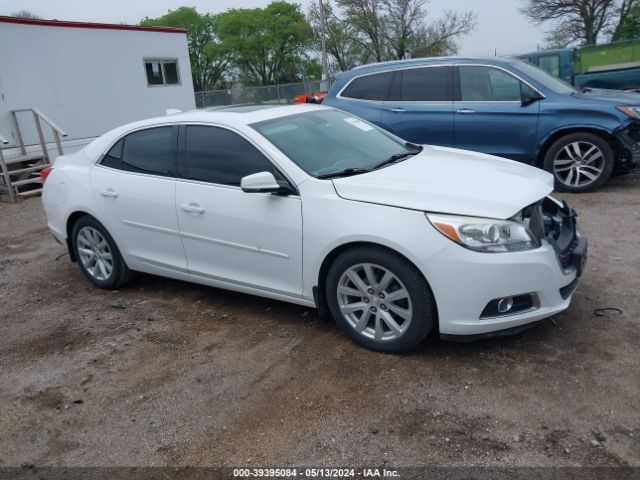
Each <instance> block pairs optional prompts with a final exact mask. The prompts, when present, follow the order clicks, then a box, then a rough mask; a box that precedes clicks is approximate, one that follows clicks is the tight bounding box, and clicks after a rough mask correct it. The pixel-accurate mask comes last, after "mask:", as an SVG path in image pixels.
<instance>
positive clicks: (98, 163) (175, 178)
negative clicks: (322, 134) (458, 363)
mask: <svg viewBox="0 0 640 480" xmlns="http://www.w3.org/2000/svg"><path fill="white" fill-rule="evenodd" d="M179 125H184V126H188V125H199V126H205V127H218V128H224V129H226V130H229V131H230V132H233V133H235V134H237V135H239V136H241V137H242V138H244V139H245V140H246V141H247V142H249V143H250V144H251V145H253V146H254V147H255V148H256V149H257V150H258V151H259V152H260V153H261V154H263V155H264V156H265V158H266V159H267V160H268V161H269V162H270V163H271V165H273V167H274V168H275V169H276V170H278V171H279V172H280V173H281V174H282V176H283V177H284V178H285V179H286V180H287V181H288V182H289V184H290V185H291V187H292V188H293V189H294V190H295V192H296V193H295V194H292V195H289V197H292V198H300V190H299V189H298V186H297V185H296V183H295V182H294V181H293V180H292V179H291V177H290V176H289V175H288V174H287V173H286V172H285V171H284V169H283V168H282V167H280V165H278V163H277V162H276V161H275V160H274V159H273V158H272V157H271V155H269V154H268V153H267V152H266V151H265V150H264V149H263V148H262V147H260V145H258V144H257V143H256V142H254V141H253V139H251V138H250V137H248V136H247V135H246V134H245V133H244V132H241V131H239V130H237V129H235V128H233V127H230V126H228V125H223V124H220V123H215V122H206V121H188V120H187V121H182V122H167V123H154V124H153V125H144V126H141V127H137V128H133V129H131V130H127V131H126V132H125V133H123V134H121V135H120V136H118V137H117V138H116V139H115V140H114V141H112V142H111V143H109V146H108V147H107V148H106V149H105V151H104V152H103V153H102V154H101V155H100V156H99V157H98V159H97V160H96V161H95V162H94V163H93V166H94V167H100V168H106V169H108V170H112V171H114V172H121V173H126V174H129V175H139V176H144V177H151V178H164V179H169V180H173V181H181V182H188V183H196V184H200V185H211V186H216V187H223V188H230V189H235V190H242V189H241V188H240V187H239V186H235V185H225V184H224V183H212V182H205V181H202V180H194V179H191V178H180V177H178V175H177V172H176V175H175V176H174V175H155V174H152V173H141V172H130V171H127V170H122V169H120V168H113V167H108V166H106V165H102V163H101V162H102V160H104V157H105V155H106V154H107V153H109V151H110V150H111V149H112V148H113V146H114V145H115V144H116V143H118V142H119V141H120V140H122V139H123V138H125V137H126V136H128V135H130V134H132V133H135V132H139V131H141V130H151V129H153V128H162V127H171V128H173V127H176V126H179ZM265 140H266V139H265ZM267 141H268V140H267ZM274 148H275V145H274ZM179 150H180V147H179V146H178V151H179ZM283 155H284V154H283ZM177 162H180V159H177ZM265 195H270V194H269V193H267V194H265Z"/></svg>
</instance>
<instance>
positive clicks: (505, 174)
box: [42, 105, 587, 352]
mask: <svg viewBox="0 0 640 480" xmlns="http://www.w3.org/2000/svg"><path fill="white" fill-rule="evenodd" d="M42 177H43V182H44V187H43V204H44V209H45V212H46V215H47V221H48V226H49V229H50V230H51V232H52V233H53V235H54V237H55V238H56V239H57V240H58V241H59V242H60V243H62V244H64V245H66V246H67V247H68V250H69V255H70V257H71V260H72V261H75V262H77V263H78V265H79V266H80V269H81V271H82V273H83V274H84V275H85V276H86V277H87V278H88V279H89V280H90V281H91V282H93V283H94V284H95V285H96V286H98V287H100V288H107V289H116V288H119V287H121V286H122V285H123V284H125V283H126V282H127V281H128V280H129V279H131V278H132V274H133V273H134V272H145V273H150V274H155V275H161V276H166V277H171V278H175V279H180V280H186V281H190V282H196V283H201V284H205V285H210V286H213V287H219V288H225V289H229V290H235V291H239V292H244V293H248V294H253V295H260V296H263V297H268V298H273V299H277V300H283V301H287V302H292V303H296V304H300V305H305V306H308V307H315V308H317V309H318V310H319V311H320V313H321V314H322V313H325V312H327V313H330V314H331V315H332V316H333V318H334V319H335V321H336V322H337V324H338V325H339V326H340V327H341V328H342V330H344V331H345V332H346V333H347V335H349V336H350V337H351V338H352V339H353V340H355V341H356V342H358V343H359V344H361V345H363V346H365V347H367V348H370V349H373V350H377V351H383V352H406V351H409V350H411V349H412V348H414V347H416V346H417V345H418V344H419V343H420V342H421V341H422V340H423V339H424V338H425V336H427V335H428V334H429V333H430V332H432V331H438V332H439V334H440V335H441V336H443V337H445V338H451V339H463V340H466V339H473V338H476V337H482V336H490V335H504V334H507V333H513V332H516V331H519V330H522V329H524V328H526V327H529V326H531V325H533V324H534V323H535V322H537V321H539V320H541V319H543V318H545V317H549V316H550V315H553V314H555V313H557V312H560V311H562V310H565V309H566V308H568V306H569V302H570V301H571V296H572V294H573V292H574V289H575V288H576V285H577V281H578V277H579V276H580V274H581V271H582V268H583V265H584V262H585V259H586V248H587V241H586V238H585V237H584V236H583V235H581V233H580V231H579V229H578V226H577V224H576V214H575V212H574V211H573V210H572V209H570V208H569V207H568V206H567V205H566V203H564V202H563V203H561V202H559V201H556V200H555V199H553V198H552V197H550V196H549V194H550V192H551V191H552V188H553V176H552V175H550V174H549V173H546V172H544V171H542V170H539V169H536V168H533V167H529V166H526V165H523V164H520V163H517V162H514V161H511V160H505V159H501V158H498V157H492V156H489V155H485V154H480V153H472V152H468V151H463V150H457V149H453V148H446V147H434V146H428V145H416V144H412V143H408V142H406V141H404V140H401V139H399V138H398V137H395V136H394V135H392V134H390V133H388V132H386V131H385V130H382V129H381V128H378V127H376V126H374V125H372V124H370V123H368V122H365V121H363V120H361V119H359V118H357V117H354V116H352V115H350V114H347V113H344V112H341V111H339V110H335V109H332V108H328V107H319V106H310V105H297V106H276V107H268V106H241V107H228V108H222V109H215V110H203V111H197V112H189V113H177V114H172V115H167V116H165V117H162V118H154V119H150V120H145V121H141V122H137V123H133V124H129V125H125V126H123V127H120V128H117V129H115V130H113V131H111V132H109V133H106V134H105V135H103V136H102V137H100V138H98V139H96V140H94V141H93V142H92V143H91V144H89V145H88V146H86V147H85V148H84V149H83V150H81V151H79V152H77V153H75V154H72V155H66V156H62V157H60V158H58V160H57V161H56V163H55V166H54V167H53V169H52V170H51V171H45V172H44V174H43V175H42Z"/></svg>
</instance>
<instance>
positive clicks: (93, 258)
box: [72, 215, 133, 289]
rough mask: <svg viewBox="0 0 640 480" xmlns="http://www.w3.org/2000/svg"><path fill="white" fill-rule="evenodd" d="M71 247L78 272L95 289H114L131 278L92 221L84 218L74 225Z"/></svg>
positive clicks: (114, 248) (104, 233)
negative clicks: (82, 274) (79, 271)
mask: <svg viewBox="0 0 640 480" xmlns="http://www.w3.org/2000/svg"><path fill="white" fill-rule="evenodd" d="M72 244H73V249H74V253H75V257H76V259H77V261H78V265H79V266H80V270H82V273H84V275H85V276H86V277H87V278H88V279H89V280H90V281H91V282H92V283H93V284H94V285H96V286H97V287H100V288H106V289H116V288H119V287H121V286H122V285H124V284H125V283H126V282H128V281H129V280H130V279H131V278H132V276H133V272H131V271H130V270H129V268H128V267H127V265H126V263H125V262H124V260H123V259H122V255H121V254H120V250H118V247H117V245H116V243H115V242H114V241H113V238H111V235H109V232H107V230H106V229H105V228H104V226H103V225H102V224H101V223H100V222H98V221H97V220H96V219H95V218H93V217H90V216H88V215H87V216H84V217H82V218H80V219H79V220H78V221H77V222H76V224H75V225H74V227H73V233H72Z"/></svg>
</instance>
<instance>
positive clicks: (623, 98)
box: [573, 88, 640, 106]
mask: <svg viewBox="0 0 640 480" xmlns="http://www.w3.org/2000/svg"><path fill="white" fill-rule="evenodd" d="M573 96H574V97H575V98H577V99H579V100H581V101H587V102H594V101H595V102H597V103H599V104H606V105H613V106H617V105H638V104H640V93H634V92H623V91H621V90H608V89H604V88H590V89H587V90H585V91H584V92H581V93H577V92H576V93H574V94H573Z"/></svg>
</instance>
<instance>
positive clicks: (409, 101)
mask: <svg viewBox="0 0 640 480" xmlns="http://www.w3.org/2000/svg"><path fill="white" fill-rule="evenodd" d="M434 67H452V68H455V67H487V68H495V69H497V70H502V71H503V72H505V73H507V74H508V75H511V76H512V77H515V78H517V79H518V80H519V81H520V82H522V83H524V84H525V85H527V86H528V87H529V88H531V89H532V90H533V91H535V92H537V93H538V94H539V95H541V96H542V99H545V98H547V96H546V95H545V94H544V93H543V92H542V91H540V89H539V88H536V87H534V86H533V85H531V83H530V82H528V81H527V80H525V79H524V78H522V77H521V76H520V75H518V74H516V73H513V72H512V71H510V70H507V69H506V68H504V67H501V66H498V65H489V64H486V63H460V64H458V63H456V64H449V63H435V64H432V65H411V66H407V67H403V68H389V69H386V70H378V71H375V72H370V73H363V74H362V75H356V76H355V77H352V78H351V79H349V81H348V82H347V83H346V84H345V85H344V87H342V88H341V89H340V91H339V92H338V93H337V94H336V98H339V99H341V100H348V101H352V102H353V101H355V102H367V103H380V104H382V105H384V104H388V103H398V102H401V103H408V104H416V103H418V104H422V103H426V104H438V103H440V104H450V103H521V102H519V101H518V100H490V101H486V100H454V99H453V98H452V99H451V100H367V99H363V98H352V97H345V96H343V95H342V92H344V90H345V89H346V88H347V87H348V86H349V85H351V83H352V82H353V81H355V80H356V79H358V78H362V77H368V76H371V75H376V74H381V73H389V72H397V71H402V70H416V69H418V68H434Z"/></svg>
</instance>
